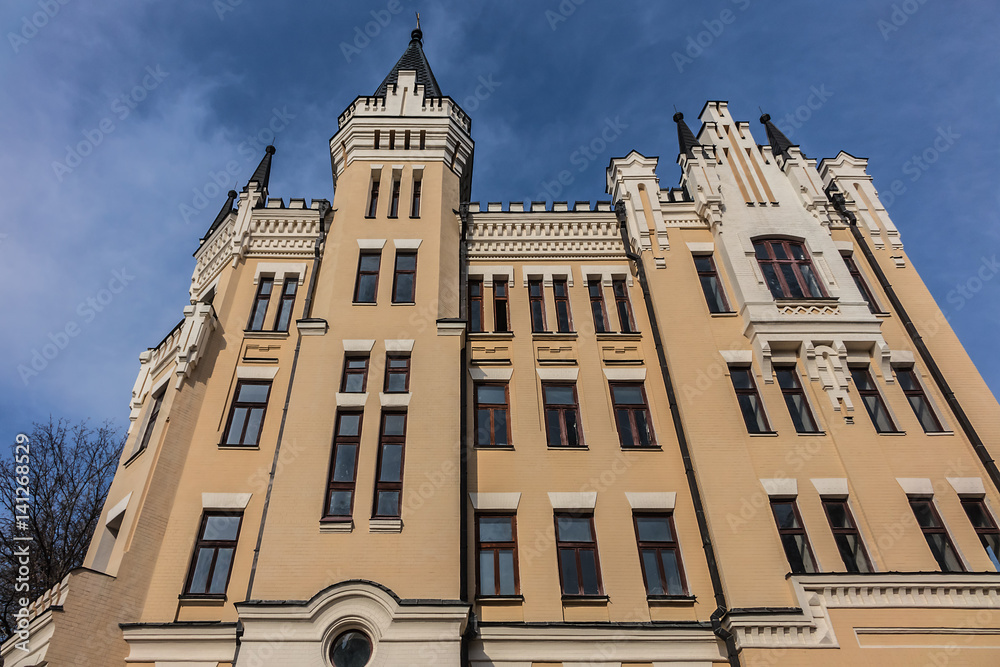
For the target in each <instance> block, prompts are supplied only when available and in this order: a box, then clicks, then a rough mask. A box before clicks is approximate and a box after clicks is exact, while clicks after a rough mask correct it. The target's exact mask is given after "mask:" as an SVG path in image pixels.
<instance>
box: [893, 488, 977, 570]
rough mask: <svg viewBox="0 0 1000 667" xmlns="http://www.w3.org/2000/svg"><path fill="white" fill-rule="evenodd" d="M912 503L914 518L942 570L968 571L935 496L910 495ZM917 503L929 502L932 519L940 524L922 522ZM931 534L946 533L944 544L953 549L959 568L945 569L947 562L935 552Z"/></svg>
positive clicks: (909, 498) (911, 508)
mask: <svg viewBox="0 0 1000 667" xmlns="http://www.w3.org/2000/svg"><path fill="white" fill-rule="evenodd" d="M907 499H908V500H909V503H910V510H911V511H912V512H913V516H914V519H915V520H916V522H917V526H919V527H920V532H921V533H923V536H924V540H925V541H926V542H927V548H928V549H929V550H930V552H931V555H932V556H933V557H934V560H935V561H936V562H937V564H938V567H940V568H941V572H967V571H968V570H967V569H966V567H965V563H964V562H962V557H961V556H960V555H959V553H958V549H956V548H955V542H954V541H953V540H952V539H951V534H950V533H949V532H948V526H947V525H945V522H944V520H943V519H941V513H940V512H938V510H937V507H936V506H935V504H934V497H933V496H909V497H908V498H907ZM917 503H927V507H928V508H929V509H930V514H931V517H932V519H933V520H934V521H935V522H936V523H937V524H938V525H936V526H924V525H922V524H921V523H920V519H919V518H918V517H917V510H916V508H915V507H914V505H915V504H917ZM930 535H944V546H945V547H946V548H947V549H948V550H950V551H951V553H952V555H953V556H954V558H955V562H956V563H958V567H959V569H958V570H949V569H945V563H943V562H941V560H938V556H937V554H936V553H935V552H934V547H932V546H931V539H930V537H929V536H930Z"/></svg>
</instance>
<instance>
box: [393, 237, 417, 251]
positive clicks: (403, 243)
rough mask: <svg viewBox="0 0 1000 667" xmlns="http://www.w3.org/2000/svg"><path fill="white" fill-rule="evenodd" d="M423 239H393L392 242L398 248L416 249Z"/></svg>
mask: <svg viewBox="0 0 1000 667" xmlns="http://www.w3.org/2000/svg"><path fill="white" fill-rule="evenodd" d="M421 241H423V239H393V240H392V244H393V245H394V246H396V250H416V249H418V248H419V247H420V242H421Z"/></svg>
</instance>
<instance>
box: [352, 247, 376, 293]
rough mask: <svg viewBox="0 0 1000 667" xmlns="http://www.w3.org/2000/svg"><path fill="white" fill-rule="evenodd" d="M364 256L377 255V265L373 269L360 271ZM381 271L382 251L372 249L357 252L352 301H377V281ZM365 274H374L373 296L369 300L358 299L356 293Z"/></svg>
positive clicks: (359, 289)
mask: <svg viewBox="0 0 1000 667" xmlns="http://www.w3.org/2000/svg"><path fill="white" fill-rule="evenodd" d="M365 257H378V267H377V268H376V269H375V270H374V271H362V270H361V264H362V262H364V260H365ZM381 272H382V253H381V252H372V251H362V252H361V253H359V254H358V273H357V276H356V277H355V279H354V301H353V303H378V282H379V280H378V279H379V273H381ZM365 276H375V287H374V289H373V290H372V291H373V293H374V296H373V297H372V300H371V301H358V293H359V292H360V291H361V281H362V279H363V278H364V277H365Z"/></svg>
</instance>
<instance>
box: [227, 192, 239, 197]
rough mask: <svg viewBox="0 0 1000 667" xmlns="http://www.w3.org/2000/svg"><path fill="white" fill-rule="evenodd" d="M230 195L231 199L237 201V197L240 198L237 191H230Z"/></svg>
mask: <svg viewBox="0 0 1000 667" xmlns="http://www.w3.org/2000/svg"><path fill="white" fill-rule="evenodd" d="M228 194H229V198H230V199H236V198H237V197H239V195H238V194H237V193H236V190H230V191H229V193H228Z"/></svg>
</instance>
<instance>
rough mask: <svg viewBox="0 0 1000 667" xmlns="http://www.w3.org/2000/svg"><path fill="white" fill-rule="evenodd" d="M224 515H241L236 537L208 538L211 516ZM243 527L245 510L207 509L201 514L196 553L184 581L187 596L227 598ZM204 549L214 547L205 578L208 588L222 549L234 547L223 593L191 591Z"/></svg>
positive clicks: (185, 595)
mask: <svg viewBox="0 0 1000 667" xmlns="http://www.w3.org/2000/svg"><path fill="white" fill-rule="evenodd" d="M215 516H222V517H239V523H238V524H237V525H236V538H235V539H232V540H206V539H205V538H204V536H205V528H206V527H208V519H209V517H215ZM242 529H243V512H233V511H217V510H205V511H204V512H202V514H201V522H200V523H199V524H198V535H197V537H196V538H195V542H194V553H193V554H192V555H191V563H190V565H189V566H188V574H187V578H186V579H185V581H184V595H183V597H186V598H204V599H216V600H225V599H226V591H228V590H229V582H230V580H232V578H233V567H234V565H235V563H236V549H237V547H238V546H239V541H240V531H241V530H242ZM202 549H212V550H213V553H212V562H211V563H210V564H209V566H208V576H207V578H206V580H205V585H206V588H210V587H211V585H212V579H214V578H215V565H216V562H217V560H218V558H219V550H220V549H232V550H233V555H232V558H230V560H229V572H228V574H227V575H226V585H225V587H224V588H223V591H222V592H221V593H210V592H204V593H193V592H192V591H191V585H192V584H193V583H194V581H193V580H194V574H195V567H196V566H197V564H198V556H199V553H200V552H201V550H202Z"/></svg>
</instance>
